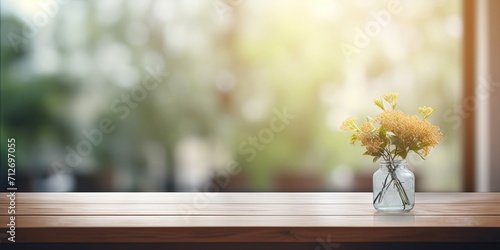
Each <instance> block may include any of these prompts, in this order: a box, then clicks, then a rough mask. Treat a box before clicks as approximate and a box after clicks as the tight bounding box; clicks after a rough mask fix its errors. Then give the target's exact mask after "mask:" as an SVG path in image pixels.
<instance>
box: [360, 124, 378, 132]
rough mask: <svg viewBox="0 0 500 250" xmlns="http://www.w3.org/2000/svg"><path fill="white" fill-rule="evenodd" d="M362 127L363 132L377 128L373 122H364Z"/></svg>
mask: <svg viewBox="0 0 500 250" xmlns="http://www.w3.org/2000/svg"><path fill="white" fill-rule="evenodd" d="M360 129H361V131H363V132H371V131H372V130H373V129H375V127H373V124H372V123H371V122H363V124H361V127H360Z"/></svg>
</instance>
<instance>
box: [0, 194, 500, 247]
mask: <svg viewBox="0 0 500 250" xmlns="http://www.w3.org/2000/svg"><path fill="white" fill-rule="evenodd" d="M0 197H1V198H0V212H1V214H0V225H1V227H3V228H2V229H1V231H0V233H3V237H4V238H3V239H1V240H2V243H4V242H5V241H6V240H5V232H6V228H5V227H6V224H7V223H9V221H8V220H9V216H8V214H7V210H8V209H7V207H8V202H9V200H8V197H7V193H1V196H0ZM371 201H372V194H371V193H17V194H16V214H15V215H16V220H15V221H16V242H31V243H34V242H65V243H71V242H74V243H76V242H87V243H89V242H90V243H105V242H113V243H133V242H137V243H145V242H147V243H169V242H170V243H173V242H190V243H196V242H198V243H220V244H222V243H230V244H233V245H234V244H236V243H243V242H245V243H259V244H261V243H273V244H274V243H308V244H309V246H311V244H312V246H313V248H308V249H329V248H330V249H334V248H335V246H341V245H342V244H344V243H346V242H401V243H404V242H497V243H498V242H500V193H417V194H416V205H415V208H414V209H413V210H412V211H411V212H409V213H396V214H390V213H380V212H376V210H375V209H374V208H373V206H372V203H371ZM299 245H300V244H293V246H299ZM314 246H319V248H318V247H314ZM328 247H329V248H328ZM240 249H241V248H240ZM287 249H290V247H288V248H287Z"/></svg>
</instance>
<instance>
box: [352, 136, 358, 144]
mask: <svg viewBox="0 0 500 250" xmlns="http://www.w3.org/2000/svg"><path fill="white" fill-rule="evenodd" d="M356 140H358V136H357V135H356V134H352V135H351V144H353V145H354V143H356Z"/></svg>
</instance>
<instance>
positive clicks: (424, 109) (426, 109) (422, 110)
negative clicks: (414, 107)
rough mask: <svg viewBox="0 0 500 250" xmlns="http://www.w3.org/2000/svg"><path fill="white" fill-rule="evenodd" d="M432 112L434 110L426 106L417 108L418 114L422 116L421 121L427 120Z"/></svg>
mask: <svg viewBox="0 0 500 250" xmlns="http://www.w3.org/2000/svg"><path fill="white" fill-rule="evenodd" d="M434 111H436V110H434V109H433V108H430V107H426V106H423V107H420V108H418V113H420V115H422V119H427V117H429V116H431V115H432V114H433V113H434Z"/></svg>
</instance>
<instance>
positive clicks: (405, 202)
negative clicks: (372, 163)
mask: <svg viewBox="0 0 500 250" xmlns="http://www.w3.org/2000/svg"><path fill="white" fill-rule="evenodd" d="M407 167H408V162H407V161H406V160H394V161H381V162H380V169H378V170H377V171H376V172H375V173H374V174H373V206H374V207H375V209H377V210H378V211H381V212H408V211H410V210H411V209H412V208H413V206H415V176H414V175H413V173H412V172H411V171H410V170H408V168H407Z"/></svg>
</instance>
